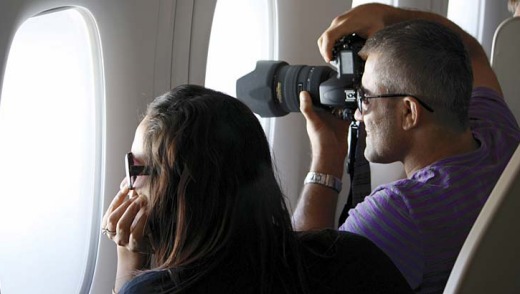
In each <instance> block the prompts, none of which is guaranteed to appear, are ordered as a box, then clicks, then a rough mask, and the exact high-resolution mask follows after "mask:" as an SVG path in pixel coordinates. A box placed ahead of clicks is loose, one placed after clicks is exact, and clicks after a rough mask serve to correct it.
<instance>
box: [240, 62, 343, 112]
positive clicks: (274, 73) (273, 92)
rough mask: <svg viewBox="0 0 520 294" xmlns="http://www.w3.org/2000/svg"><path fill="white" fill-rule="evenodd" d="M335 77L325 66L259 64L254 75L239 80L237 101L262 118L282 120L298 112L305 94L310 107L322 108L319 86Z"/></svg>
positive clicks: (252, 73)
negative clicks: (303, 92) (284, 116)
mask: <svg viewBox="0 0 520 294" xmlns="http://www.w3.org/2000/svg"><path fill="white" fill-rule="evenodd" d="M335 75H336V72H335V71H334V70H333V69H332V68H330V67H328V66H306V65H288V64H287V63H286V62H283V61H258V62H257V64H256V68H255V70H254V71H252V72H251V73H249V74H247V75H245V76H243V77H242V78H240V79H238V81H237V97H238V99H240V100H241V101H243V102H244V103H245V104H246V105H248V106H249V107H250V108H251V110H253V112H255V113H257V114H259V115H260V116H262V117H277V116H283V115H286V114H287V113H289V112H298V111H300V100H299V94H300V92H301V91H308V92H309V93H310V95H311V97H312V102H313V105H315V106H321V103H320V98H319V94H320V92H319V86H320V84H321V83H322V82H323V81H325V80H327V79H329V78H331V77H333V76H335Z"/></svg>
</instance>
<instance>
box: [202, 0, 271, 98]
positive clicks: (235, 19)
mask: <svg viewBox="0 0 520 294" xmlns="http://www.w3.org/2000/svg"><path fill="white" fill-rule="evenodd" d="M272 2H274V1H270V0H246V1H234V0H219V1H217V6H216V7H215V14H214V17H213V25H212V30H211V37H210V42H209V49H208V62H207V68H206V86H207V87H209V88H213V89H216V90H219V91H222V92H225V93H227V94H229V95H231V96H236V80H237V79H238V78H240V77H241V76H243V75H245V74H247V73H249V72H250V71H252V70H253V69H254V68H255V66H256V61H257V60H261V59H272V58H273V52H274V46H273V43H274V39H275V38H274V37H275V36H274V26H273V24H272V23H271V21H270V20H271V19H272V18H273V16H274V13H273V12H272V11H273V9H272V7H274V4H273V3H272Z"/></svg>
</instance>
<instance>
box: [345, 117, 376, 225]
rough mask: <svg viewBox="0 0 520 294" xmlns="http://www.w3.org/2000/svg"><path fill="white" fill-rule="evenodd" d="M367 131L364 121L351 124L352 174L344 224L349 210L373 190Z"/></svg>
mask: <svg viewBox="0 0 520 294" xmlns="http://www.w3.org/2000/svg"><path fill="white" fill-rule="evenodd" d="M365 147H366V132H365V126H364V124H363V123H362V122H359V124H358V122H356V121H353V122H352V123H351V124H350V140H349V153H348V161H347V172H348V173H349V175H350V190H349V195H348V198H347V202H346V203H345V206H344V207H343V210H342V211H341V215H340V217H339V222H338V223H339V224H340V225H342V224H343V223H344V222H345V220H346V219H347V217H348V211H349V210H350V209H351V208H354V207H355V206H356V205H357V204H358V203H360V202H363V200H364V199H365V197H366V196H368V195H369V194H370V192H371V190H372V187H371V184H370V164H369V162H368V160H367V159H366V158H365V155H364V152H365Z"/></svg>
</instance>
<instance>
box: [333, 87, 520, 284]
mask: <svg viewBox="0 0 520 294" xmlns="http://www.w3.org/2000/svg"><path fill="white" fill-rule="evenodd" d="M469 117H470V126H471V130H472V132H473V136H474V137H475V138H476V139H477V140H478V141H479V142H480V147H479V148H478V149H477V150H476V151H474V152H471V153H467V154H463V155H457V156H454V157H450V158H446V159H443V160H440V161H438V162H435V163H433V164H431V165H429V166H427V167H425V168H423V169H421V170H418V171H417V172H415V173H414V174H413V175H412V176H411V177H410V178H408V179H402V180H398V181H395V182H393V183H390V184H385V185H381V186H379V187H377V188H376V189H375V190H374V191H373V192H372V193H371V194H370V196H369V197H366V199H365V201H364V202H363V203H360V204H358V205H357V206H356V207H355V208H354V209H351V210H350V211H349V217H348V218H347V220H346V222H345V223H344V224H343V225H342V226H341V227H340V230H345V231H350V232H354V233H357V234H360V235H363V236H365V237H367V238H368V239H370V240H372V241H373V242H374V243H375V244H376V245H378V246H379V247H380V248H381V249H382V250H383V251H384V252H385V253H386V254H387V255H388V256H389V257H390V258H391V259H392V261H393V262H394V263H395V265H396V266H397V267H398V268H399V269H400V270H401V272H402V273H403V275H404V277H405V278H406V279H407V281H408V283H409V284H410V285H411V286H412V288H414V289H416V291H417V292H418V293H441V292H442V290H443V289H444V287H445V285H446V282H447V280H448V277H449V275H450V272H451V269H452V268H453V265H454V263H455V260H456V259H457V256H458V254H459V251H460V249H461V248H462V245H463V243H464V241H465V239H466V237H467V235H468V233H469V231H470V229H471V227H472V225H473V223H474V222H475V220H476V218H477V216H478V214H479V212H480V210H481V209H482V206H483V205H484V203H485V202H486V200H487V198H488V196H489V194H490V193H491V191H492V190H493V188H494V186H495V184H496V182H497V180H498V178H499V176H500V174H501V173H502V171H503V170H504V168H505V166H506V164H507V163H508V161H509V159H510V158H511V156H512V154H513V152H514V151H515V149H516V147H517V146H518V144H519V142H520V130H519V128H518V124H517V122H516V120H515V118H514V116H513V114H512V113H511V111H510V110H509V108H508V107H507V105H506V104H505V102H504V100H503V98H502V97H500V96H499V95H498V94H497V93H496V92H494V91H492V90H491V89H487V88H476V89H474V90H473V93H472V99H471V103H470V108H469Z"/></svg>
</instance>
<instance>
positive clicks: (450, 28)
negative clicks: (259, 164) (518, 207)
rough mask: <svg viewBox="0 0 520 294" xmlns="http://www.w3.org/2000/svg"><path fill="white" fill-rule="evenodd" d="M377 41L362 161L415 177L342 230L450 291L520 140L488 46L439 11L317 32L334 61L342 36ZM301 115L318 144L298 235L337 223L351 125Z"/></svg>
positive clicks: (368, 71) (414, 281)
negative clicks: (393, 166)
mask: <svg viewBox="0 0 520 294" xmlns="http://www.w3.org/2000/svg"><path fill="white" fill-rule="evenodd" d="M353 32H356V33H358V34H359V35H361V36H362V37H365V38H367V37H369V39H368V40H367V43H366V44H365V47H364V48H363V50H362V51H361V52H360V55H361V56H362V57H363V58H364V59H366V64H365V71H364V74H363V78H362V88H363V89H362V90H363V91H362V94H361V95H362V96H360V98H358V99H359V104H360V108H358V110H357V111H356V114H355V117H356V119H357V120H359V121H361V122H363V123H364V124H365V128H366V132H367V137H366V145H367V146H366V149H365V156H366V157H367V159H368V160H369V161H371V162H377V163H390V162H394V161H401V162H402V163H403V165H404V168H405V172H406V175H407V179H403V180H398V181H396V182H393V183H390V184H387V185H382V186H380V187H378V188H376V189H375V190H374V191H372V193H371V194H370V196H368V197H367V198H366V199H365V201H364V202H362V203H360V204H358V205H357V206H356V207H355V208H354V209H352V210H350V211H349V217H348V218H347V220H346V221H345V223H344V224H342V225H341V227H340V230H347V231H351V232H354V233H358V234H360V235H363V236H365V237H368V238H369V239H371V240H372V241H373V242H374V243H375V244H376V245H378V246H379V247H380V248H381V249H382V250H383V251H385V253H386V254H388V256H390V258H391V259H392V260H393V262H394V263H395V264H396V265H397V267H398V268H399V269H400V270H401V273H402V274H403V275H404V276H405V278H406V279H407V281H408V283H409V284H410V286H411V287H412V288H413V289H415V290H416V292H419V293H439V292H442V290H443V289H444V286H445V284H446V282H447V279H448V277H449V274H450V272H451V269H452V267H453V264H454V263H455V260H456V258H457V255H458V253H459V251H460V248H461V247H462V244H463V243H464V241H465V239H466V237H467V235H468V233H469V230H470V229H471V227H472V225H473V223H474V221H475V219H476V217H477V216H478V214H479V212H480V210H481V208H482V206H483V204H484V203H485V201H486V199H487V197H488V196H489V194H490V192H491V190H492V189H493V187H494V185H495V183H496V182H497V180H498V178H499V176H500V174H501V173H502V171H503V169H504V167H505V166H506V164H507V163H508V161H509V159H510V157H511V155H512V153H513V152H514V150H515V149H516V147H517V146H518V143H519V142H520V130H519V128H518V125H517V123H516V121H515V119H514V117H513V115H512V114H511V112H510V110H509V109H508V107H507V105H506V104H505V102H504V99H503V98H502V92H501V89H500V85H499V83H498V81H497V78H496V76H495V74H494V72H493V70H492V68H491V66H490V64H489V62H488V59H487V56H486V54H485V52H484V50H483V49H482V47H481V46H480V44H479V43H478V42H477V41H476V40H475V39H474V38H473V37H471V36H470V35H469V34H467V33H466V32H464V31H463V30H462V29H461V28H459V27H458V26H457V25H455V24H454V23H452V22H451V21H449V20H447V19H445V18H444V17H442V16H439V15H436V14H432V13H428V12H420V11H412V10H404V9H398V8H394V7H391V6H386V5H381V4H369V5H362V6H358V7H356V8H354V9H352V10H350V11H347V12H346V13H345V14H343V15H341V16H339V17H337V18H336V19H334V21H333V22H332V24H331V26H330V27H329V28H328V29H327V30H326V31H325V32H324V33H323V35H322V36H321V37H320V39H319V41H318V44H319V48H320V52H321V54H322V55H323V57H324V59H325V60H326V61H330V60H331V58H332V50H331V49H332V47H333V44H334V42H335V41H336V40H338V39H339V38H340V37H341V36H343V35H347V34H350V33H353ZM300 99H301V105H300V107H301V111H302V113H303V114H304V116H305V118H306V120H307V131H308V134H309V138H310V141H311V146H312V163H311V168H310V170H311V172H317V173H319V174H322V176H321V179H323V178H327V179H328V181H322V180H321V179H320V177H319V176H318V177H317V176H310V177H308V178H307V179H306V181H305V182H306V185H305V186H304V188H303V192H302V195H301V199H300V200H299V203H298V206H297V207H296V210H295V212H294V215H293V220H294V225H295V227H296V229H297V230H313V229H322V228H329V227H333V226H334V212H335V209H336V202H337V197H338V192H337V190H338V189H337V187H338V185H337V184H336V185H334V181H333V180H332V179H335V181H336V183H337V182H338V181H339V180H338V179H341V177H342V175H343V162H344V158H345V156H346V153H347V146H346V145H347V141H346V135H345V133H346V131H347V126H348V122H341V121H339V120H337V119H334V118H333V117H332V116H331V115H328V116H327V115H322V114H321V113H316V112H314V111H313V109H312V106H311V100H310V97H309V94H308V93H306V92H302V94H301V95H300Z"/></svg>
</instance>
